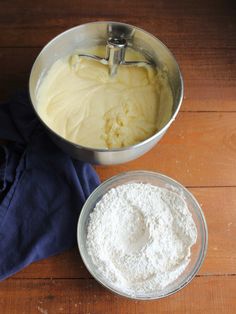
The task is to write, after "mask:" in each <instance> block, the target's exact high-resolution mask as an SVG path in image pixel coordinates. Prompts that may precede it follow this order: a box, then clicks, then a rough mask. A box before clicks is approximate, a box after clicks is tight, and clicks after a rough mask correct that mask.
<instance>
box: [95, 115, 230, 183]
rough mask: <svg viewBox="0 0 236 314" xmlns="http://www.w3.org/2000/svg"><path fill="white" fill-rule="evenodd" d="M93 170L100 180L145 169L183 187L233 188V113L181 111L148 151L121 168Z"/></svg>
mask: <svg viewBox="0 0 236 314" xmlns="http://www.w3.org/2000/svg"><path fill="white" fill-rule="evenodd" d="M96 169H97V171H98V173H99V175H100V177H101V179H102V180H104V179H106V178H108V177H110V176H112V175H115V174H118V173H119V172H122V171H127V170H131V169H132V170H137V169H144V170H151V171H158V172H161V173H165V174H167V175H169V176H170V177H172V178H175V179H176V180H178V181H180V182H181V183H183V184H184V185H186V186H236V176H235V169H236V113H225V112H224V113H215V112H214V113H213V112H211V113H204V112H201V113H200V112H198V113H190V112H181V113H180V114H179V116H178V117H177V119H176V121H175V122H174V123H173V125H172V126H171V127H170V129H169V130H168V131H167V133H166V135H165V136H164V137H163V139H162V140H161V142H160V143H158V144H157V145H156V146H155V147H154V148H153V149H152V150H151V151H150V152H148V153H147V154H145V155H144V156H142V157H141V158H139V159H137V160H135V161H132V162H129V163H126V164H123V165H117V166H113V167H106V166H99V167H96Z"/></svg>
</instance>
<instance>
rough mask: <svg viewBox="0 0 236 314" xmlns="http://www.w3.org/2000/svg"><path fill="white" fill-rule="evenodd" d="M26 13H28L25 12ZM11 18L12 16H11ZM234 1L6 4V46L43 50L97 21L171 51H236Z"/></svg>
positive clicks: (0, 24)
mask: <svg viewBox="0 0 236 314" xmlns="http://www.w3.org/2000/svg"><path fill="white" fill-rule="evenodd" d="M24 7H26V8H27V10H24V9H23V8H24ZM6 12H7V14H6ZM235 12H236V9H235V4H234V2H233V1H231V3H230V1H228V0H227V1H223V0H221V1H214V0H210V1H209V0H208V1H207V3H206V2H205V1H204V0H200V1H197V2H196V1H193V0H191V1H188V0H184V1H183V0H182V1H177V2H176V1H165V2H163V1H155V0H146V1H124V0H121V1H119V2H117V1H115V0H111V1H109V2H108V1H106V0H100V1H99V2H96V1H94V0H80V1H76V0H70V1H69V2H68V1H65V0H63V1H58V2H57V3H56V5H55V3H54V1H45V0H42V1H34V2H31V1H29V0H21V1H19V0H18V1H2V2H1V11H0V29H1V32H0V43H1V46H4V47H9V46H14V47H16V46H18V47H19V46H20V47H22V46H24V47H25V46H27V47H29V46H31V47H32V46H37V47H38V46H43V45H45V43H46V42H47V41H49V40H50V39H51V38H52V37H54V36H55V35H56V34H57V33H60V32H62V31H64V30H65V29H67V28H70V27H73V26H75V25H79V24H83V23H87V22H92V21H96V20H114V21H121V22H127V23H130V24H134V25H137V26H139V27H141V28H144V29H146V30H147V31H149V32H151V33H153V34H154V35H156V36H157V37H160V39H162V40H163V41H164V42H165V43H166V44H167V45H168V46H171V47H172V48H173V47H184V48H185V49H188V48H190V47H200V48H205V47H208V48H216V47H217V48H218V47H221V48H236V38H235V27H234V26H235V24H234V23H235V19H234V18H235Z"/></svg>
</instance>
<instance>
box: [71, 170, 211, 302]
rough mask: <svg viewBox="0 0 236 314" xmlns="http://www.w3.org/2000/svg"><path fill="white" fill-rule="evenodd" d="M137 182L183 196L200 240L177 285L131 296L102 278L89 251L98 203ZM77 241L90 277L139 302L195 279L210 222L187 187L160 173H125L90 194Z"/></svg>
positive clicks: (162, 295)
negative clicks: (113, 191)
mask: <svg viewBox="0 0 236 314" xmlns="http://www.w3.org/2000/svg"><path fill="white" fill-rule="evenodd" d="M135 182H136V183H137V182H142V183H150V184H152V185H154V186H158V187H162V188H166V189H168V190H171V191H173V192H175V193H178V194H179V195H181V196H182V197H183V198H184V200H185V202H186V203H187V206H188V209H189V211H190V212H191V214H192V217H193V220H194V222H195V224H196V227H197V241H196V243H195V244H194V245H193V246H192V248H191V257H190V262H189V264H188V266H187V268H186V269H185V270H184V272H183V273H181V275H180V276H179V277H178V278H177V279H176V280H175V281H174V282H172V283H171V284H169V285H168V286H167V287H166V288H164V289H163V290H158V291H154V292H152V293H148V294H147V293H145V294H140V293H137V294H135V295H134V294H132V295H131V294H128V293H127V292H125V291H122V290H119V289H118V288H116V287H114V286H113V285H112V283H111V282H109V281H108V280H107V279H106V278H104V277H103V276H101V274H100V273H99V272H98V270H97V268H96V265H94V263H93V261H92V259H91V257H90V255H89V254H88V252H87V248H86V239H87V228H88V223H89V215H90V213H91V212H92V211H93V209H94V208H95V206H96V203H97V202H99V201H100V200H101V198H102V197H103V196H104V194H106V193H107V192H108V191H109V190H110V189H112V188H115V187H117V186H119V185H123V184H127V183H135ZM77 240H78V246H79V251H80V254H81V257H82V260H83V262H84V264H85V266H86V267H87V269H88V271H89V272H90V274H91V275H92V276H93V277H94V278H95V279H96V280H97V281H98V282H100V283H101V284H102V285H103V286H105V287H106V288H108V289H109V290H111V291H112V292H114V293H117V294H119V295H122V296H124V297H128V298H131V299H136V300H152V299H160V298H163V297H166V296H168V295H171V294H173V293H175V292H177V291H179V290H180V289H182V288H183V287H184V286H186V285H187V284H188V283H189V282H190V281H191V280H192V279H193V278H194V276H195V275H196V273H197V272H198V270H199V268H200V267H201V265H202V263H203V261H204V258H205V256H206V251H207V243H208V232H207V224H206V220H205V217H204V214H203V212H202V210H201V207H200V205H199V204H198V202H197V200H196V199H195V198H194V196H193V195H192V194H191V193H190V192H189V191H188V190H187V189H186V188H185V187H184V186H183V185H181V184H180V183H178V182H177V181H175V180H173V179H171V178H169V177H167V176H165V175H163V174H160V173H156V172H149V171H130V172H125V173H121V174H119V175H117V176H114V177H112V178H110V179H108V180H106V181H105V182H103V183H102V184H101V185H100V186H99V187H98V188H97V189H96V190H95V191H94V192H93V193H92V194H91V195H90V197H89V198H88V199H87V201H86V203H85V204H84V206H83V208H82V211H81V214H80V217H79V221H78V229H77Z"/></svg>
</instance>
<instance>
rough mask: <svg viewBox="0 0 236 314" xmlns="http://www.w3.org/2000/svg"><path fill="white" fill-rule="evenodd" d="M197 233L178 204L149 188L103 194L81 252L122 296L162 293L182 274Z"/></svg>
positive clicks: (134, 186) (169, 194) (180, 202)
mask: <svg viewBox="0 0 236 314" xmlns="http://www.w3.org/2000/svg"><path fill="white" fill-rule="evenodd" d="M196 239H197V229H196V225H195V223H194V221H193V218H192V215H191V213H190V212H189V210H188V208H187V204H186V202H185V201H184V199H183V198H182V197H181V196H179V195H178V194H176V193H175V192H173V191H169V190H167V189H165V188H159V187H156V186H153V185H151V184H143V183H130V184H125V185H121V186H118V187H116V188H113V189H111V190H110V191H109V192H108V193H106V194H105V195H104V196H103V198H102V199H101V200H100V201H99V202H98V203H97V205H96V207H95V209H94V210H93V212H92V213H91V214H90V220H89V225H88V234H87V243H86V244H87V249H88V253H89V255H90V256H91V258H92V261H93V263H94V265H95V266H96V269H97V271H98V272H99V274H100V275H101V276H102V277H104V278H105V279H106V280H108V281H109V282H110V284H111V285H112V286H113V287H114V288H116V289H118V290H120V291H123V292H127V293H129V294H132V295H135V294H137V293H144V294H145V293H151V292H154V291H157V290H162V289H164V288H165V287H167V286H168V285H169V284H170V283H172V282H173V281H174V280H176V279H177V278H178V277H179V276H180V274H181V273H182V272H183V271H184V270H185V269H186V267H187V265H188V263H189V261H190V255H191V251H190V249H191V247H192V245H193V244H195V243H196Z"/></svg>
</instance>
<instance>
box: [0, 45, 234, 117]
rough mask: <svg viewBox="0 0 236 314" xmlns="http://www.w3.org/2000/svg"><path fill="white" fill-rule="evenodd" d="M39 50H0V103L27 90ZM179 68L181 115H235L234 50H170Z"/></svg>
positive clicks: (179, 48) (178, 48)
mask: <svg viewBox="0 0 236 314" xmlns="http://www.w3.org/2000/svg"><path fill="white" fill-rule="evenodd" d="M40 50H41V49H40V48H0V66H1V75H0V101H3V100H6V99H7V98H9V97H10V96H11V95H12V93H13V91H15V90H16V89H23V88H27V86H28V80H29V74H30V70H31V67H32V65H33V62H34V60H35V58H36V57H37V55H38V53H39V52H40ZM172 51H173V53H174V54H175V56H176V58H177V60H178V63H179V65H180V67H181V70H182V74H183V78H184V84H185V93H184V102H183V105H182V107H181V111H236V62H235V58H234V57H235V54H236V49H235V50H234V49H228V50H223V49H217V50H215V49H214V50H210V49H208V50H207V49H201V48H191V49H189V50H186V49H185V48H181V47H177V48H174V49H172Z"/></svg>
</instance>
